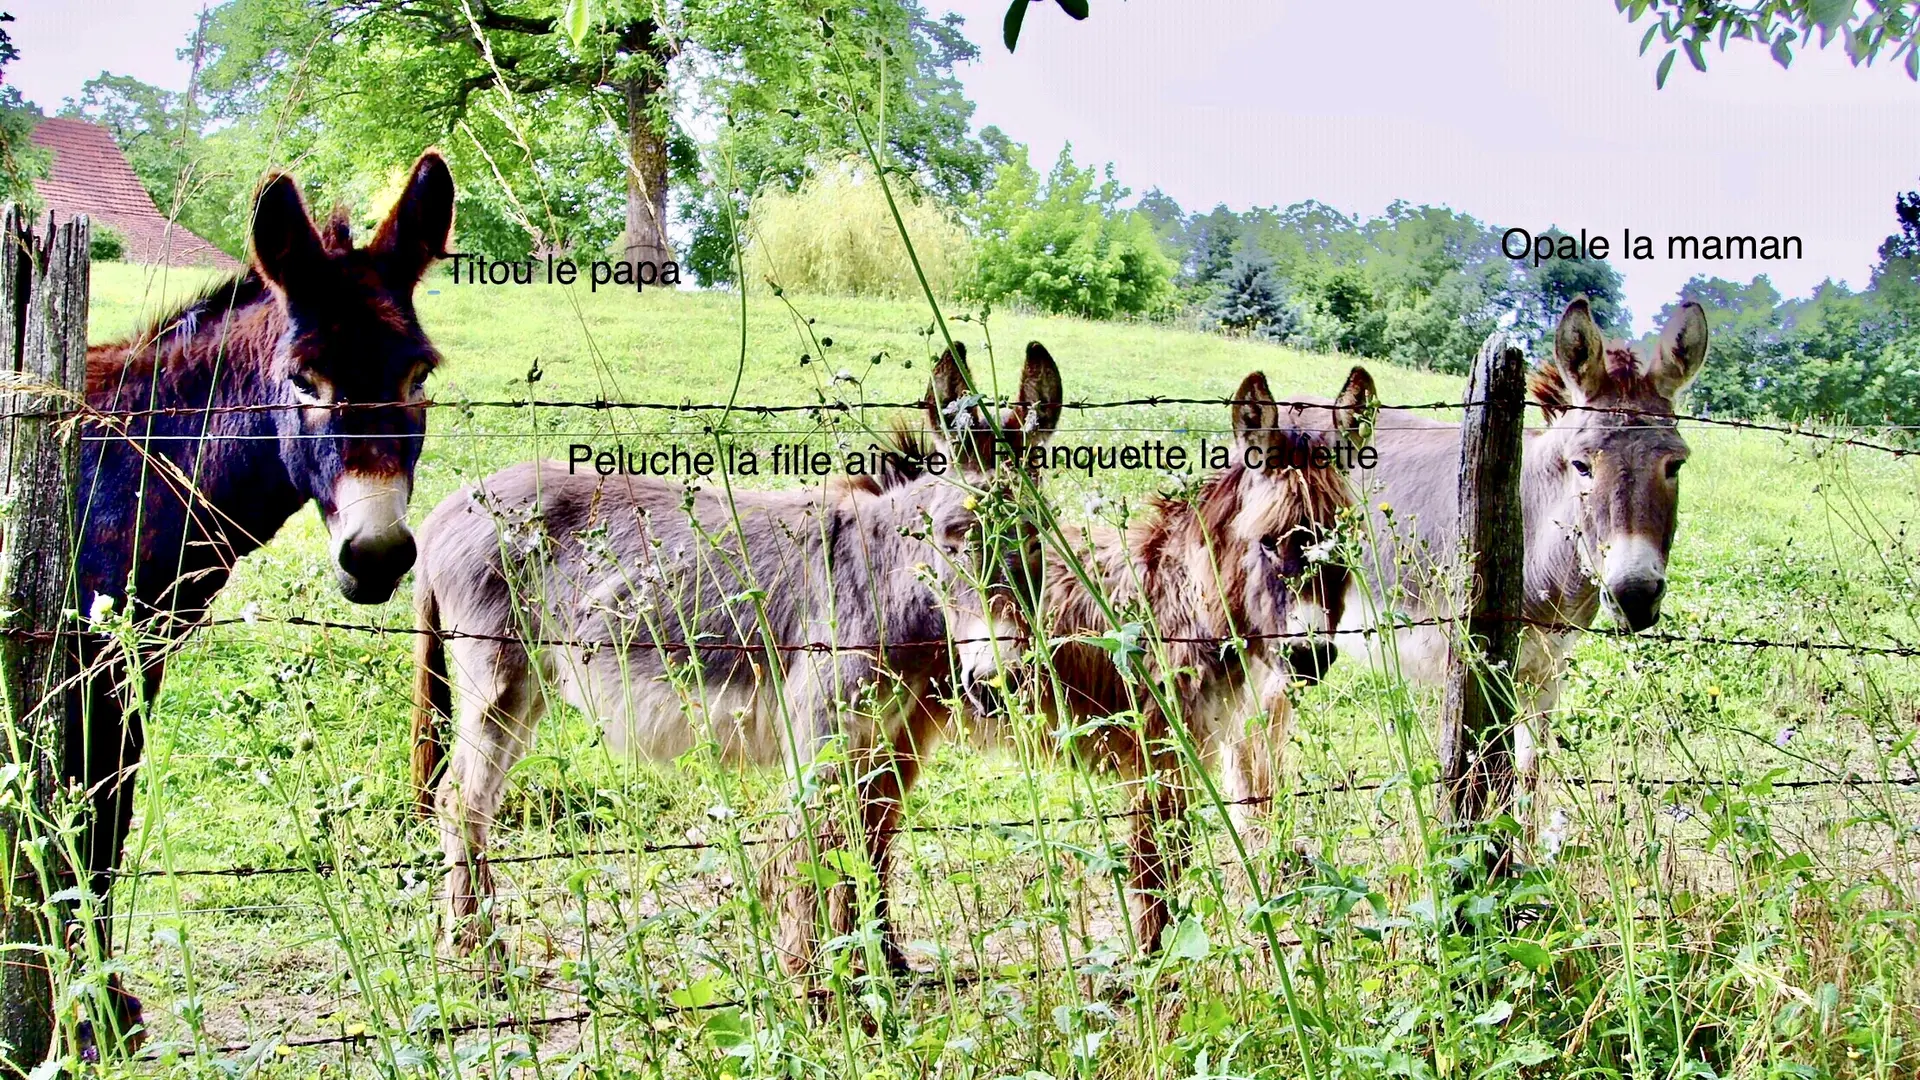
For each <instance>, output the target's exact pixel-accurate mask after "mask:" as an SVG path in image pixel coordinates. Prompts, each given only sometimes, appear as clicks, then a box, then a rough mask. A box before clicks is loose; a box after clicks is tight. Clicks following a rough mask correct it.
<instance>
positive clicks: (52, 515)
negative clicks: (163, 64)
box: [0, 207, 91, 1073]
mask: <svg viewBox="0 0 1920 1080" xmlns="http://www.w3.org/2000/svg"><path fill="white" fill-rule="evenodd" d="M3 227H4V235H0V249H4V251H3V252H0V254H3V255H4V258H0V379H4V380H5V382H4V383H0V409H4V414H5V415H4V419H0V484H4V492H5V494H4V496H3V497H0V498H3V499H4V503H0V505H3V506H4V509H3V510H0V514H3V515H4V521H0V526H4V531H0V608H3V609H4V610H5V612H6V616H5V618H6V621H5V624H4V627H3V629H4V630H5V631H6V632H5V633H0V700H4V705H5V715H4V721H5V723H6V728H5V730H4V731H0V768H4V769H5V770H6V772H7V775H8V776H10V777H11V779H10V780H9V781H8V782H6V783H0V792H10V793H11V795H12V799H11V800H9V802H8V804H7V807H6V809H5V811H4V812H0V859H4V860H5V864H4V866H0V877H4V880H5V881H6V884H7V895H6V897H5V898H4V908H3V909H0V933H4V934H5V945H6V946H7V951H6V952H5V953H4V954H0V1039H3V1040H5V1042H6V1044H7V1051H6V1055H5V1067H6V1068H9V1069H11V1070H13V1071H16V1072H19V1073H25V1072H26V1071H28V1070H29V1069H32V1068H33V1067H34V1066H35V1065H37V1064H39V1063H40V1062H41V1061H42V1060H44V1059H45V1058H46V1056H47V1054H48V1052H49V1049H50V1048H51V1046H52V1042H53V1032H54V1016H53V970H54V968H53V965H54V963H55V962H56V957H58V956H60V954H61V951H62V950H61V941H60V919H59V918H58V917H56V916H54V915H53V914H51V913H49V912H48V911H47V910H46V907H45V903H46V890H45V888H44V883H45V881H46V880H48V879H51V878H54V877H56V876H64V875H63V874H62V870H63V867H62V866H61V859H60V856H59V855H58V853H57V851H56V850H55V849H54V848H53V847H52V846H51V845H46V846H44V847H40V849H39V857H38V859H37V860H36V859H35V858H34V857H33V856H32V855H31V854H29V853H30V852H31V851H33V850H34V848H35V847H36V846H38V845H41V844H42V843H43V841H44V838H45V837H46V833H47V829H46V826H47V824H48V822H49V820H50V819H51V817H52V815H53V813H54V801H55V798H56V795H57V793H58V785H59V778H60V775H61V766H62V762H61V751H62V748H63V741H64V736H65V728H66V699H67V695H68V690H69V686H68V684H69V682H70V681H71V679H72V677H73V674H74V673H73V671H72V656H71V653H70V651H69V649H68V644H69V643H68V641H67V640H66V635H65V632H64V631H65V630H66V629H67V628H68V627H70V626H71V625H72V621H73V616H72V615H71V614H70V612H71V611H72V610H73V608H74V606H75V602H76V598H75V592H74V589H75V582H74V574H73V569H74V563H73V560H74V555H75V548H74V543H73V530H74V521H73V515H74V502H75V492H76V490H77V488H78V486H79V485H78V482H77V476H78V472H79V440H78V437H77V434H76V432H75V430H74V428H73V426H72V425H70V424H67V423H66V422H65V421H64V420H63V419H62V417H63V416H65V415H67V414H70V413H71V412H72V410H73V407H74V405H75V398H76V397H77V396H78V395H79V394H81V393H83V392H84V389H85V386H86V366H87V285H88V271H89V267H88V249H89V237H90V234H91V229H90V228H89V224H88V221H87V219H86V218H85V217H79V218H76V219H74V220H72V221H69V222H67V223H66V224H64V225H59V226H57V227H56V226H54V225H53V223H52V221H51V220H50V219H49V221H48V222H47V227H46V230H45V233H44V235H40V236H36V235H35V234H34V231H33V228H32V226H31V224H30V222H29V220H28V219H27V216H26V215H25V214H24V213H22V212H21V211H19V210H18V209H16V208H14V207H8V208H7V210H6V211H5V214H4V223H3ZM36 861H37V862H38V865H36ZM43 874H45V875H46V877H45V878H43V876H42V875H43ZM56 887H57V886H56ZM22 946H25V948H22Z"/></svg>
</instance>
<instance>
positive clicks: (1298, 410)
mask: <svg viewBox="0 0 1920 1080" xmlns="http://www.w3.org/2000/svg"><path fill="white" fill-rule="evenodd" d="M1234 399H1235V404H1234V405H1233V426H1234V433H1235V437H1236V447H1235V451H1236V452H1235V457H1234V460H1233V463H1232V464H1231V465H1230V467H1228V468H1227V469H1225V470H1223V471H1221V472H1219V473H1217V474H1215V475H1213V476H1211V477H1209V478H1208V479H1207V480H1206V481H1205V482H1204V483H1203V484H1202V485H1201V487H1200V489H1199V493H1198V495H1197V496H1195V497H1194V498H1192V499H1185V498H1162V499H1160V500H1158V501H1157V502H1156V503H1155V504H1154V506H1153V508H1152V510H1151V512H1150V513H1148V514H1147V515H1145V516H1144V517H1143V518H1142V519H1140V520H1138V521H1137V522H1135V523H1134V524H1133V525H1132V526H1131V527H1130V528H1129V529H1128V530H1127V532H1125V533H1124V534H1122V533H1119V532H1116V531H1114V530H1112V529H1104V528H1100V529H1093V530H1088V531H1079V530H1072V529H1069V530H1066V531H1065V534H1064V538H1065V539H1066V541H1067V543H1068V545H1069V546H1070V548H1071V551H1070V552H1068V551H1062V550H1060V548H1059V547H1058V545H1049V547H1048V550H1047V552H1046V565H1045V575H1046V576H1045V586H1044V590H1043V593H1042V599H1041V610H1040V613H1039V622H1040V623H1041V625H1042V627H1043V628H1044V630H1045V639H1044V640H1045V642H1046V644H1047V648H1048V650H1049V655H1048V656H1047V657H1043V658H1041V659H1040V670H1039V671H1038V672H1037V675H1036V676H1035V678H1034V679H1033V680H1032V682H1033V686H1034V688H1035V690H1036V694H1035V697H1036V698H1037V702H1038V705H1039V707H1040V709H1041V711H1043V712H1044V713H1046V714H1047V715H1049V716H1051V717H1053V718H1055V719H1057V720H1060V721H1063V722H1065V723H1066V724H1068V725H1069V726H1070V727H1071V728H1072V729H1073V730H1075V731H1076V732H1077V733H1078V734H1076V735H1075V736H1074V737H1073V741H1072V744H1071V745H1070V746H1069V747H1068V748H1067V749H1068V752H1069V753H1070V754H1071V755H1072V756H1073V757H1074V758H1075V759H1077V760H1078V761H1079V762H1080V763H1081V764H1083V765H1090V766H1093V767H1095V768H1110V769H1113V770H1116V771H1117V772H1119V773H1120V774H1121V775H1123V776H1126V777H1129V778H1130V779H1131V780H1133V781H1134V782H1135V783H1136V784H1137V787H1136V791H1135V797H1134V805H1133V813H1132V821H1133V825H1132V839H1131V853H1130V863H1131V865H1130V870H1129V880H1128V897H1129V904H1130V905H1131V907H1132V915H1133V930H1134V939H1135V943H1136V945H1138V946H1139V947H1141V948H1144V949H1149V950H1151V949H1153V948H1156V947H1157V946H1158V945H1159V943H1160V936H1161V932H1162V931H1163V930H1164V929H1165V928H1166V926H1167V923H1168V916H1169V904H1170V901H1171V898H1172V890H1173V887H1174V881H1175V877H1176V874H1177V870H1178V861H1179V856H1178V854H1177V853H1176V852H1172V851H1168V850H1166V849H1164V848H1163V845H1162V837H1161V833H1162V830H1163V829H1167V828H1175V829H1177V828H1178V824H1179V819H1180V818H1181V816H1182V814H1183V811H1184V809H1185V806H1186V803H1187V802H1188V800H1189V798H1190V796H1191V793H1192V788H1191V784H1190V781H1189V780H1188V779H1187V778H1186V777H1187V775H1188V774H1187V769H1188V768H1189V767H1192V766H1198V765H1201V764H1203V763H1205V764H1210V765H1211V766H1212V767H1213V768H1215V769H1217V770H1218V771H1219V772H1220V774H1221V778H1222V785H1221V786H1222V795H1223V798H1225V799H1227V800H1239V799H1244V798H1246V797H1247V796H1248V795H1250V794H1253V793H1255V792H1264V791H1265V790H1266V788H1267V784H1266V781H1265V778H1264V766H1265V762H1266V757H1267V755H1266V754H1265V752H1264V744H1265V742H1266V738H1264V737H1261V736H1260V735H1259V733H1249V732H1248V731H1247V730H1246V725H1245V723H1244V721H1242V720H1241V719H1239V717H1240V715H1241V710H1242V709H1243V707H1244V705H1245V703H1246V702H1247V700H1248V698H1249V694H1248V693H1247V691H1248V689H1249V685H1248V683H1249V669H1250V666H1252V667H1253V668H1255V669H1256V670H1263V669H1265V668H1272V669H1274V670H1280V669H1284V668H1286V667H1288V666H1289V664H1290V662H1291V661H1293V660H1294V659H1295V657H1296V654H1297V652H1298V650H1299V648H1300V647H1303V646H1312V645H1315V644H1317V643H1323V642H1324V640H1325V639H1324V638H1323V637H1322V635H1327V634H1330V633H1331V632H1332V630H1333V629H1334V627H1336V626H1338V625H1339V622H1340V614H1341V612H1340V605H1341V602H1342V598H1343V597H1344V595H1345V593H1346V589H1347V570H1346V567H1345V566H1344V565H1343V564H1342V563H1341V561H1340V560H1338V559H1337V558H1334V557H1333V547H1334V534H1335V530H1336V529H1337V527H1338V525H1339V522H1340V518H1341V515H1342V512H1343V511H1346V510H1347V509H1348V508H1349V507H1351V506H1352V505H1353V504H1354V493H1353V490H1352V486H1351V484H1350V483H1349V480H1348V477H1347V473H1346V470H1345V468H1344V467H1343V466H1344V464H1346V463H1348V462H1350V461H1351V460H1352V458H1353V457H1354V456H1355V455H1356V454H1357V452H1358V451H1359V450H1360V449H1361V448H1362V447H1364V446H1365V444H1366V442H1367V439H1368V437H1369V435H1370V429H1371V413H1372V411H1373V399H1374V386H1373V379H1372V377H1371V376H1369V375H1368V374H1367V372H1366V370H1365V369H1364V368H1358V367H1356V368H1354V369H1353V371H1352V372H1351V373H1350V374H1349V375H1348V376H1347V381H1346V385H1345V386H1344V388H1343V389H1342V390H1341V392H1340V395H1339V397H1338V398H1337V399H1336V400H1335V401H1334V402H1333V403H1332V404H1331V405H1324V406H1291V407H1282V406H1280V405H1278V404H1276V403H1275V401H1274V398H1273V394H1272V392H1271V391H1270V390H1269V389H1268V387H1267V379H1266V376H1265V375H1264V374H1261V373H1259V372H1255V373H1254V374H1252V375H1249V376H1247V378H1246V380H1245V381H1244V382H1242V383H1241V384H1240V389H1239V391H1238V392H1237V393H1236V394H1235V395H1234ZM1343 444H1344V445H1343ZM1315 451H1320V452H1321V454H1320V456H1318V457H1317V458H1316V456H1315ZM1316 461H1318V462H1319V464H1315V462H1316ZM1070 557H1071V560H1072V561H1070ZM1075 562H1077V563H1078V564H1079V565H1078V567H1077V568H1076V566H1075V565H1074V563H1075ZM1095 639H1098V641H1097V642H1096V640H1095ZM1236 640H1242V641H1244V643H1245V644H1244V646H1236V645H1235V644H1234V642H1235V641H1236ZM1002 655H1003V656H1004V657H1006V658H1009V659H1010V658H1011V655H1012V654H1011V653H1010V652H1008V651H1006V650H1002ZM965 674H966V675H968V676H970V677H978V676H980V675H982V674H989V673H987V672H986V671H985V669H984V667H983V666H981V665H976V666H974V667H973V668H970V669H969V670H968V671H967V672H966V673H965ZM973 696H974V695H971V694H970V695H969V697H970V698H971V697H973ZM1268 705H1269V708H1272V709H1275V710H1278V711H1279V715H1278V716H1277V717H1276V718H1275V719H1276V724H1277V729H1278V730H1279V731H1281V732H1283V731H1284V727H1285V723H1286V718H1287V715H1288V714H1287V713H1286V709H1287V708H1288V706H1287V702H1286V698H1285V696H1284V695H1276V696H1274V697H1273V698H1272V699H1271V700H1270V701H1269V702H1268ZM1003 716H1004V713H998V712H996V713H995V714H992V715H988V716H984V717H980V718H978V719H977V720H976V723H977V724H978V725H979V727H978V728H976V736H975V737H976V739H977V740H978V741H980V742H982V743H984V744H1000V745H1005V744H1007V743H1009V742H1011V740H1012V733H1011V731H1009V730H1008V729H1007V727H1006V724H1005V723H1004V720H997V719H996V718H997V717H1003ZM1107 719H1111V720H1113V721H1114V722H1111V723H1095V722H1096V721H1100V720H1107ZM1196 759H1198V760H1196ZM1233 809H1234V810H1235V811H1236V812H1235V814H1234V817H1235V818H1236V821H1238V822H1245V821H1246V820H1248V816H1247V814H1246V813H1245V811H1246V810H1247V809H1249V808H1248V807H1247V806H1245V805H1244V804H1243V805H1236V806H1235V807H1233Z"/></svg>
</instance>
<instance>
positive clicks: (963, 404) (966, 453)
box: [925, 341, 993, 471]
mask: <svg viewBox="0 0 1920 1080" xmlns="http://www.w3.org/2000/svg"><path fill="white" fill-rule="evenodd" d="M972 384H973V380H972V377H971V376H970V375H969V374H968V373H967V347H966V346H965V345H963V344H961V343H960V342H958V341H956V342H954V343H953V347H952V348H950V349H948V350H947V351H946V352H943V353H941V354H940V359H939V360H937V361H935V362H934V365H933V379H932V381H931V382H930V383H929V384H928V385H927V398H926V402H925V407H926V410H927V423H928V424H929V425H930V426H931V427H932V428H933V430H934V433H935V436H936V438H938V439H940V440H941V441H943V442H945V443H947V444H948V449H949V450H951V451H952V456H953V458H954V459H955V461H957V462H958V463H959V464H960V466H961V467H962V468H963V469H965V470H967V471H974V470H979V469H986V468H991V467H992V465H993V426H992V424H991V423H990V422H989V421H988V419H987V414H986V412H985V411H984V410H982V409H981V408H980V404H979V401H980V398H979V395H978V394H977V393H975V391H974V388H973V385H972Z"/></svg>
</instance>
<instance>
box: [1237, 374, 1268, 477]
mask: <svg viewBox="0 0 1920 1080" xmlns="http://www.w3.org/2000/svg"><path fill="white" fill-rule="evenodd" d="M1232 408H1233V437H1234V441H1235V442H1236V443H1238V444H1239V445H1240V449H1241V460H1242V461H1244V460H1246V454H1245V451H1246V448H1247V447H1250V446H1257V447H1259V448H1260V452H1261V456H1262V457H1265V456H1266V451H1267V450H1268V449H1269V448H1271V447H1272V446H1274V445H1275V444H1277V443H1278V442H1279V439H1280V406H1279V405H1277V404H1275V403H1274V400H1273V391H1272V390H1271V389H1270V388H1268V386H1267V375H1266V373H1265V372H1263V371H1256V372H1254V373H1253V374H1251V375H1249V376H1247V377H1246V378H1244V379H1242V380H1240V389H1238V390H1235V391H1234V392H1233V407H1232Z"/></svg>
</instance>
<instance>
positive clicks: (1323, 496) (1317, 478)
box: [1128, 461, 1353, 573]
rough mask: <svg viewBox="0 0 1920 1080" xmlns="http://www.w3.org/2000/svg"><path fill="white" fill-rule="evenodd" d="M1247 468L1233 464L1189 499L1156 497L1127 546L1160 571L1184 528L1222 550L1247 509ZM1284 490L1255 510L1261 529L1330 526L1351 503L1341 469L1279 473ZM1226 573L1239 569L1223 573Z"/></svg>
mask: <svg viewBox="0 0 1920 1080" xmlns="http://www.w3.org/2000/svg"><path fill="white" fill-rule="evenodd" d="M1246 474H1247V466H1246V464H1245V462H1241V461H1235V462H1234V463H1233V464H1232V465H1230V466H1228V467H1227V468H1225V469H1223V470H1221V471H1220V472H1217V473H1214V474H1213V475H1212V476H1209V477H1208V478H1207V479H1206V480H1205V481H1203V482H1202V483H1201V485H1200V490H1199V492H1198V493H1197V494H1195V495H1194V496H1192V497H1191V498H1187V497H1182V496H1178V495H1160V496H1157V497H1156V498H1155V499H1154V500H1153V503H1152V504H1151V505H1152V512H1151V513H1149V514H1147V515H1146V516H1144V517H1143V518H1142V519H1140V520H1138V521H1135V522H1134V523H1133V525H1132V527H1131V529H1130V530H1129V532H1130V533H1131V535H1130V536H1129V537H1128V546H1129V547H1132V548H1134V549H1135V550H1136V551H1137V552H1138V553H1139V555H1140V558H1141V559H1142V560H1143V561H1144V562H1145V564H1146V565H1148V566H1154V565H1157V564H1158V563H1159V561H1160V559H1161V557H1162V556H1164V555H1165V554H1166V553H1167V547H1168V546H1169V544H1171V543H1172V542H1173V541H1174V540H1175V538H1176V535H1177V533H1178V532H1179V530H1180V528H1181V526H1182V525H1183V524H1185V523H1187V522H1190V521H1191V522H1195V523H1197V524H1198V525H1199V526H1200V528H1201V529H1202V530H1204V531H1203V533H1202V539H1203V540H1204V541H1205V542H1206V543H1207V544H1208V545H1210V546H1212V547H1213V548H1214V550H1216V551H1217V550H1219V545H1220V537H1221V535H1222V533H1224V532H1225V530H1226V528H1227V526H1228V524H1229V523H1230V522H1232V521H1233V520H1234V519H1235V518H1237V517H1239V516H1240V515H1241V514H1242V513H1244V512H1247V511H1248V507H1247V506H1246V486H1245V484H1244V481H1245V479H1246ZM1272 475H1273V476H1274V478H1275V480H1276V482H1277V483H1279V484H1280V485H1281V488H1280V491H1279V492H1278V493H1277V497H1272V498H1268V499H1267V500H1266V501H1265V502H1264V503H1263V504H1262V505H1260V506H1258V507H1255V508H1253V509H1252V512H1253V513H1254V514H1256V515H1257V517H1258V520H1259V522H1260V524H1261V525H1262V526H1264V527H1267V528H1272V527H1275V526H1278V525H1283V524H1286V523H1289V522H1292V523H1296V524H1297V523H1303V522H1331V521H1333V520H1334V519H1335V517H1336V516H1338V514H1339V512H1340V510H1341V509H1342V508H1343V507H1346V506H1348V505H1351V504H1352V502H1353V495H1352V492H1351V491H1350V490H1349V489H1348V486H1347V481H1346V477H1345V475H1344V474H1342V473H1341V472H1340V471H1339V470H1337V469H1317V468H1309V469H1281V470H1278V471H1277V472H1275V473H1274V474H1272ZM1222 571H1223V572H1226V573H1234V572H1237V571H1238V568H1230V567H1222Z"/></svg>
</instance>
